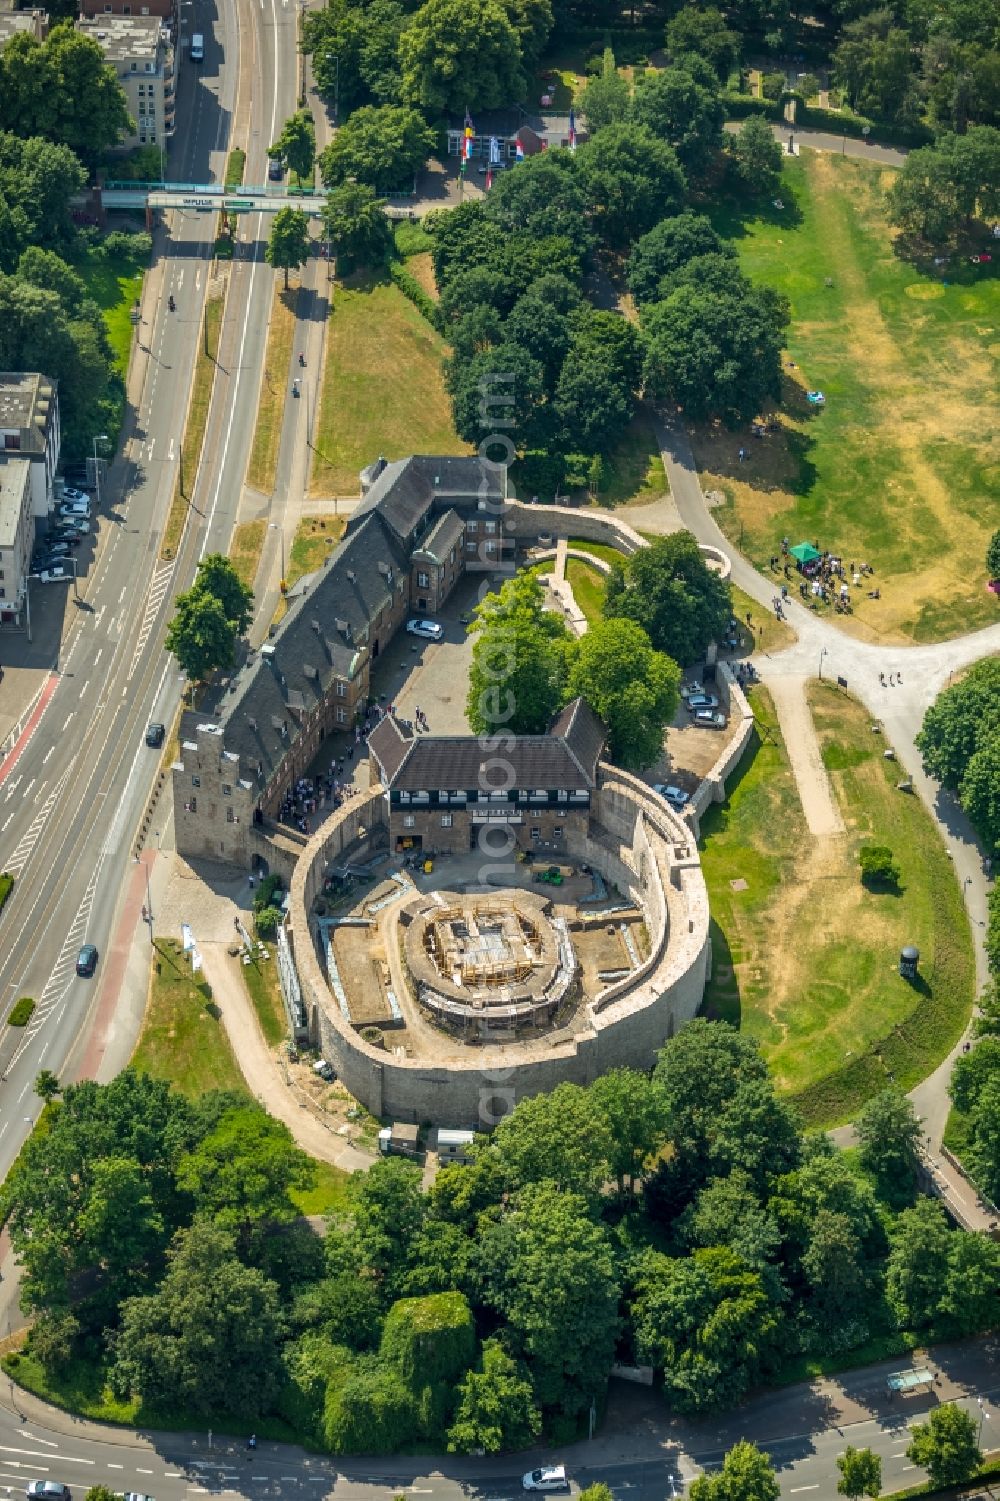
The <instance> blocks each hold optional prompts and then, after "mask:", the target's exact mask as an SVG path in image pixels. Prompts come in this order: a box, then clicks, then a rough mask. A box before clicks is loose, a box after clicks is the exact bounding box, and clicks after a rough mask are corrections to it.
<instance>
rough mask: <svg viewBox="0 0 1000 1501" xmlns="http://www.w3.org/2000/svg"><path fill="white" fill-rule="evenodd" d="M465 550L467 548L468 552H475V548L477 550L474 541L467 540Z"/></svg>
mask: <svg viewBox="0 0 1000 1501" xmlns="http://www.w3.org/2000/svg"><path fill="white" fill-rule="evenodd" d="M465 550H466V552H473V553H474V552H475V550H476V544H475V543H474V542H466V544H465Z"/></svg>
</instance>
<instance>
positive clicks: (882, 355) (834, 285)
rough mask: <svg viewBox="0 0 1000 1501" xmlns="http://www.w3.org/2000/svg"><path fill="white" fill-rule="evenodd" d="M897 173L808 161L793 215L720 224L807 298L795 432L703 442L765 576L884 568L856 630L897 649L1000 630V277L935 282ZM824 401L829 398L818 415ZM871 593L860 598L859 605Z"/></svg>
mask: <svg viewBox="0 0 1000 1501" xmlns="http://www.w3.org/2000/svg"><path fill="white" fill-rule="evenodd" d="M892 175H893V174H892V172H891V170H889V169H884V168H880V167H878V166H876V165H875V164H872V163H867V162H860V161H857V160H851V159H849V158H842V157H838V156H836V155H834V154H830V153H821V152H812V151H804V152H803V153H802V156H801V157H800V158H798V159H797V160H794V161H787V162H786V164H785V169H784V178H783V182H782V190H781V196H782V200H783V202H784V204H785V209H784V210H783V211H780V212H779V211H776V210H772V209H768V211H767V212H766V213H765V214H763V215H762V217H760V218H758V219H754V220H751V221H749V222H746V221H744V220H742V219H739V218H737V217H736V216H735V215H734V213H733V209H732V205H731V204H726V203H722V204H720V205H719V206H718V207H717V209H716V210H715V217H716V219H717V222H718V224H719V227H720V229H722V230H723V232H728V233H730V234H731V235H732V236H733V237H734V242H735V244H736V245H737V248H738V250H739V253H740V258H741V263H742V265H743V268H744V270H745V271H746V272H747V273H748V274H749V275H750V276H752V277H753V278H754V279H755V280H757V281H760V282H764V283H768V284H770V285H772V286H774V287H777V288H778V289H779V290H781V291H783V292H785V293H786V294H787V295H788V297H789V299H790V302H791V308H792V325H791V329H790V331H789V335H788V352H789V355H790V356H791V358H792V359H793V360H794V361H795V365H796V368H795V369H794V370H788V371H787V379H786V383H785V396H784V401H783V416H782V421H783V423H784V424H785V430H784V433H783V434H782V435H771V436H768V437H767V438H765V439H764V440H762V441H757V440H751V441H750V442H749V445H748V446H749V458H748V460H747V462H746V463H744V464H740V463H738V461H737V450H738V449H739V447H740V446H741V445H742V446H747V439H746V437H745V435H744V434H742V433H726V432H724V431H722V430H720V429H711V430H707V429H702V430H701V431H700V432H699V433H697V434H696V439H695V448H696V454H697V457H698V461H699V467H700V468H701V469H702V470H703V471H705V484H706V487H717V488H719V489H722V490H724V492H725V493H726V495H727V496H728V502H727V504H726V505H725V506H722V507H720V508H719V510H718V511H717V513H716V515H717V518H718V520H719V523H720V525H721V526H722V527H723V528H724V530H725V531H726V532H727V534H728V535H729V536H730V537H732V538H733V539H734V541H737V542H738V543H740V545H741V546H742V548H743V550H744V551H745V552H746V553H747V554H748V555H749V556H750V557H752V558H753V559H754V561H755V562H757V563H758V565H762V564H765V563H766V560H767V558H768V556H769V555H770V554H771V553H773V552H776V551H777V550H778V545H779V543H780V539H781V537H782V536H783V535H789V536H791V537H792V540H793V541H798V540H802V539H808V540H810V541H812V540H814V539H815V538H819V539H820V543H821V545H822V546H824V547H830V548H831V549H832V550H834V551H836V552H840V553H842V554H843V556H844V557H845V558H847V559H849V560H850V559H855V560H860V559H864V560H866V561H867V562H869V563H871V564H872V565H873V566H874V567H875V569H876V575H875V578H874V580H873V582H874V583H875V584H877V585H878V586H879V587H880V589H881V592H882V598H881V599H880V600H878V601H869V600H868V599H867V598H865V597H864V596H865V594H866V592H867V591H866V590H860V591H858V592H857V593H856V595H855V599H854V604H855V619H856V621H859V622H861V625H862V627H863V626H865V625H867V626H868V627H869V628H870V629H871V631H873V632H877V633H878V634H879V635H880V636H881V637H882V638H883V639H916V640H931V639H936V638H938V637H941V636H946V635H949V634H955V633H958V632H960V631H968V630H971V629H974V628H976V627H977V626H980V625H984V624H987V623H989V622H992V621H994V620H996V619H997V615H998V605H997V601H996V598H995V597H994V596H992V595H990V594H988V593H987V592H986V589H985V583H986V580H985V572H984V556H985V548H986V542H987V539H988V535H989V532H990V530H991V527H992V526H993V525H994V522H993V520H992V519H991V515H992V513H991V512H990V510H989V507H988V506H984V504H983V497H984V496H985V495H987V494H990V493H992V491H994V490H995V487H996V477H997V473H998V470H997V464H998V458H997V450H996V447H995V438H993V437H992V436H991V434H992V426H991V423H990V422H989V420H988V414H989V412H990V410H991V408H992V405H993V403H994V400H995V387H994V379H995V377H994V375H993V361H992V355H993V353H994V352H995V339H996V332H995V331H996V327H997V323H998V317H1000V280H998V278H997V277H996V276H995V275H993V274H992V273H993V271H994V270H995V268H993V267H990V268H985V267H978V268H977V267H973V266H971V265H969V264H967V263H965V262H964V261H958V260H956V261H955V262H954V263H953V264H951V265H948V266H946V267H943V268H940V270H939V271H937V272H935V271H934V270H933V268H930V270H929V271H928V272H925V271H924V270H922V269H917V268H916V267H914V266H912V265H910V264H908V263H907V262H905V261H903V260H902V259H901V258H899V257H897V256H896V255H895V254H894V251H893V247H892V241H891V237H890V232H889V229H888V226H887V223H886V219H885V206H884V188H885V185H886V184H887V183H888V182H889V181H891V178H892ZM806 389H819V390H822V391H823V392H824V393H825V395H826V405H825V407H824V408H822V409H817V408H815V407H810V406H809V405H808V404H807V403H806V401H805V399H804V392H805V390H806ZM859 595H860V598H859V597H858V596H859Z"/></svg>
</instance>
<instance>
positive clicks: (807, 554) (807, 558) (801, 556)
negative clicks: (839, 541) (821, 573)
mask: <svg viewBox="0 0 1000 1501" xmlns="http://www.w3.org/2000/svg"><path fill="white" fill-rule="evenodd" d="M788 551H789V552H790V553H791V555H792V557H793V558H794V559H795V561H796V562H797V563H815V561H816V559H817V558H821V557H822V556H823V554H822V553H821V552H820V551H819V548H817V547H813V545H812V543H811V542H799V543H798V544H797V545H796V546H795V547H790V548H789V549H788Z"/></svg>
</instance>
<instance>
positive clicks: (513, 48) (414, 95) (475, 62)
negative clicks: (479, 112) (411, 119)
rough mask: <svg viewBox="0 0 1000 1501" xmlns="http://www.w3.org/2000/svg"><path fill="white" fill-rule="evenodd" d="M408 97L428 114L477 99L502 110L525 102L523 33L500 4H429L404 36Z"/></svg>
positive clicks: (457, 0)
mask: <svg viewBox="0 0 1000 1501" xmlns="http://www.w3.org/2000/svg"><path fill="white" fill-rule="evenodd" d="M399 54H400V61H401V64H402V73H403V97H404V99H405V100H406V102H407V103H408V104H411V105H414V106H416V107H417V108H418V109H420V110H421V111H422V112H423V113H424V114H425V115H427V116H431V117H433V116H437V115H442V114H447V113H458V112H461V111H463V110H465V109H466V108H467V107H468V104H469V102H470V100H475V102H476V106H477V108H478V109H499V108H501V107H507V106H509V105H511V104H512V103H514V102H516V101H517V100H520V99H523V97H524V93H525V89H526V86H527V80H526V78H525V74H524V69H523V57H524V54H523V51H522V45H521V35H520V33H519V31H518V29H517V27H516V26H515V24H514V22H513V21H512V20H511V17H510V15H509V13H508V10H507V8H506V7H505V6H504V5H502V4H501V3H500V0H426V3H425V4H424V5H422V6H421V7H420V9H419V10H418V11H417V13H416V15H415V16H414V17H413V18H412V20H411V21H410V23H409V25H408V26H407V27H406V29H405V30H404V32H403V34H402V36H401V37H400V43H399Z"/></svg>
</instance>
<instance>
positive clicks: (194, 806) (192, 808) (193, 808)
mask: <svg viewBox="0 0 1000 1501" xmlns="http://www.w3.org/2000/svg"><path fill="white" fill-rule="evenodd" d="M185 806H186V808H187V810H188V812H189V813H197V811H198V799H197V798H196V797H193V798H192V799H191V801H190V802H189V803H186V804H185Z"/></svg>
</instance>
